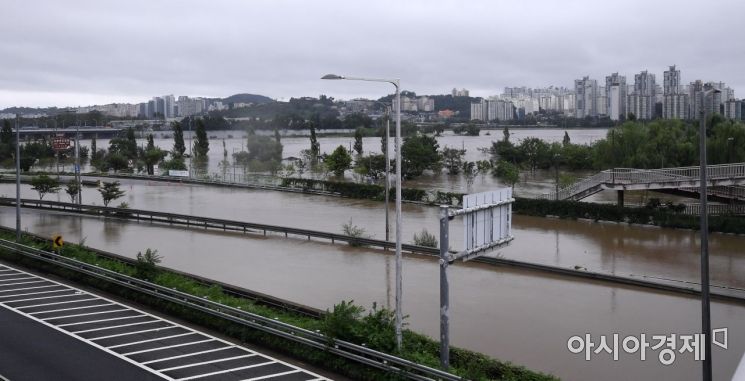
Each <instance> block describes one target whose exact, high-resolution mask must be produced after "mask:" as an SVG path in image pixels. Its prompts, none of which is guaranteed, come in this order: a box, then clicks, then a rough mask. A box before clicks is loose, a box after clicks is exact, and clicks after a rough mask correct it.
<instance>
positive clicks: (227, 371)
mask: <svg viewBox="0 0 745 381" xmlns="http://www.w3.org/2000/svg"><path fill="white" fill-rule="evenodd" d="M276 363H277V362H276V361H267V362H260V363H258V364H253V365H246V366H241V367H238V368H232V369H223V370H218V371H216V372H210V373H204V374H198V375H196V376H190V377H184V378H179V379H178V380H177V381H187V380H194V379H197V378H202V377H207V376H214V375H216V374H223V373H230V372H235V371H236V370H243V369H250V368H257V367H260V366H264V365H270V364H276Z"/></svg>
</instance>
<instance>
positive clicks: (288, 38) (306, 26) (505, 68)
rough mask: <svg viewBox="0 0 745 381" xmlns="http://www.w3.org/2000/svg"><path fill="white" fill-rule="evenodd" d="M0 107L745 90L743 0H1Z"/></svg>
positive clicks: (739, 94)
mask: <svg viewBox="0 0 745 381" xmlns="http://www.w3.org/2000/svg"><path fill="white" fill-rule="evenodd" d="M0 10H1V12H0V14H1V15H2V16H1V17H0V34H1V36H2V39H1V40H0V108H5V107H8V106H14V105H25V106H82V105H90V104H103V103H111V102H141V101H144V100H146V99H148V98H150V97H152V96H154V95H163V94H174V95H177V96H178V95H191V96H219V97H223V96H228V95H231V94H234V93H239V92H249V93H256V94H263V95H266V96H269V97H272V98H276V99H280V98H283V99H285V100H286V99H288V98H289V97H298V96H318V95H319V94H327V95H329V96H333V97H335V98H344V99H346V98H351V97H358V96H361V97H375V98H377V97H379V96H382V95H385V94H387V93H389V92H390V87H389V86H386V85H384V84H375V83H361V82H351V81H349V82H348V81H321V80H319V78H320V77H321V76H322V75H323V74H326V73H337V74H346V75H354V76H372V77H393V78H395V77H399V78H401V81H402V85H403V86H402V87H403V88H404V89H407V90H413V91H416V92H417V93H421V94H442V93H447V92H449V91H450V90H451V89H452V88H453V87H458V88H461V87H465V88H467V89H469V90H471V94H472V95H476V96H485V95H493V94H498V93H500V92H501V91H502V88H503V87H504V86H523V85H524V86H530V87H539V86H541V87H542V86H549V85H555V86H567V87H571V86H573V80H574V79H576V78H579V77H581V76H583V75H590V76H591V77H593V78H596V79H598V80H600V81H603V80H604V78H605V76H606V75H608V74H609V73H611V72H616V71H618V72H620V73H621V74H623V75H626V76H627V82H628V83H633V75H634V73H638V72H639V71H641V70H644V69H647V70H649V71H650V72H652V73H654V74H656V76H657V81H658V82H662V72H663V71H664V70H665V69H666V68H667V66H668V65H672V64H677V65H678V67H679V68H680V69H681V71H682V77H683V81H684V83H688V82H690V81H692V80H695V79H703V80H707V81H708V80H716V81H724V82H726V83H727V84H728V85H729V86H731V87H733V88H734V89H735V91H736V94H735V95H736V96H737V97H740V96H741V92H742V91H745V78H744V77H743V64H745V40H744V39H743V38H742V35H743V28H742V26H741V22H742V19H743V17H744V16H745V1H742V0H707V1H701V0H697V1H689V0H662V1H658V0H613V1H604V0H561V1H559V0H527V1H507V0H492V1H466V0H463V1H442V0H430V1H424V0H416V1H408V0H406V1H405V0H398V1H396V0H393V1H381V0H375V1H373V0H367V1H364V0H354V1H352V0H339V1H331V0H329V1H326V0H315V1H308V0H305V1H303V0H296V1H293V0H250V1H249V0H209V1H206V0H199V1H192V0H178V1H177V0H172V1H166V0H127V1H106V0H90V1H77V0H68V1H59V0H17V1H15V0H7V1H4V2H3V4H2V5H1V6H0Z"/></svg>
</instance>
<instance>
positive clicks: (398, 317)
mask: <svg viewBox="0 0 745 381" xmlns="http://www.w3.org/2000/svg"><path fill="white" fill-rule="evenodd" d="M321 79H334V80H338V79H346V80H351V81H368V82H385V83H390V84H392V85H393V86H394V87H395V88H396V100H395V102H394V106H395V108H396V140H395V146H396V347H397V348H398V349H399V350H400V349H401V325H402V320H403V314H402V312H401V295H402V288H403V285H402V281H401V90H400V86H401V83H400V80H399V79H380V78H360V77H345V76H342V75H336V74H326V75H324V76H323V77H321ZM386 140H387V139H386Z"/></svg>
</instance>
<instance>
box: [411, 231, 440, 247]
mask: <svg viewBox="0 0 745 381" xmlns="http://www.w3.org/2000/svg"><path fill="white" fill-rule="evenodd" d="M414 244H415V245H417V246H425V247H435V248H436V247H437V238H436V237H435V235H434V234H430V233H429V232H428V231H427V230H426V229H422V232H421V233H418V234H417V233H414Z"/></svg>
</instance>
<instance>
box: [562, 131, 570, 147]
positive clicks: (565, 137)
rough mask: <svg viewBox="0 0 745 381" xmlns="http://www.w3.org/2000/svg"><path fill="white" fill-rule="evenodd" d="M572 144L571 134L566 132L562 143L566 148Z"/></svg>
mask: <svg viewBox="0 0 745 381" xmlns="http://www.w3.org/2000/svg"><path fill="white" fill-rule="evenodd" d="M571 142H572V140H571V139H570V138H569V133H568V132H566V131H564V139H563V140H562V141H561V144H563V145H565V146H566V145H568V144H569V143H571Z"/></svg>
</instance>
